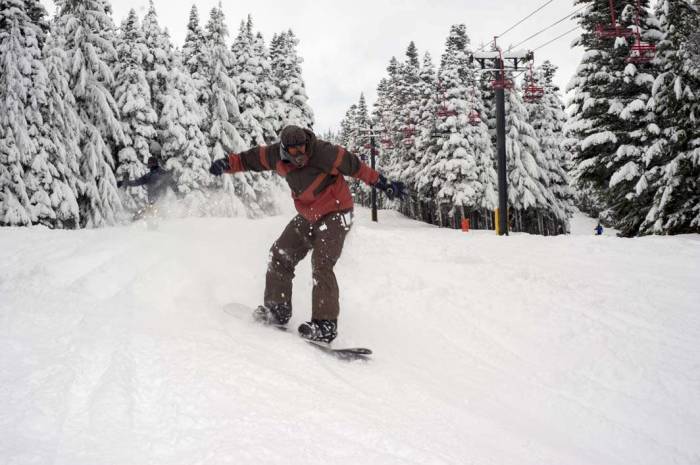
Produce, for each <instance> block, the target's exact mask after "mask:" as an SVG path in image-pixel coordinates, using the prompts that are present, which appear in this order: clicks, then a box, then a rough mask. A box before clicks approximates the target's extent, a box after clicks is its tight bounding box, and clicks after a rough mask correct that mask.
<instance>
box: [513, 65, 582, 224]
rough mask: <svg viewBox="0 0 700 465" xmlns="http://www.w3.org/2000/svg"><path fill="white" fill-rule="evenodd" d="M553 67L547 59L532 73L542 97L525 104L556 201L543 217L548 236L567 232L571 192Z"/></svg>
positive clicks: (543, 168) (560, 110) (570, 209)
mask: <svg viewBox="0 0 700 465" xmlns="http://www.w3.org/2000/svg"><path fill="white" fill-rule="evenodd" d="M556 70H557V67H556V66H554V65H553V64H552V63H551V62H549V61H545V62H544V63H543V64H542V65H541V66H540V67H539V68H538V69H537V71H536V73H535V74H534V76H533V77H534V80H535V82H534V84H535V85H537V86H540V87H542V88H543V90H544V95H543V96H542V98H541V99H536V100H534V101H529V102H526V103H525V107H526V108H527V111H528V116H529V121H530V124H531V125H532V127H533V128H534V129H535V134H536V137H537V142H538V143H539V146H540V150H541V152H542V155H543V157H542V158H543V161H544V163H545V164H544V165H543V166H541V167H540V168H541V169H542V170H543V171H544V172H545V177H546V179H548V180H549V183H548V187H549V189H550V190H551V191H552V193H553V195H554V200H555V203H554V204H553V205H552V210H551V212H550V214H547V215H546V216H545V217H544V222H545V224H544V225H543V229H544V232H545V234H547V235H551V234H557V233H564V232H566V231H567V230H568V218H569V216H571V214H572V213H573V211H572V210H573V205H572V202H573V192H572V190H571V186H570V185H569V179H568V173H567V171H566V163H567V161H566V157H567V154H566V152H565V150H564V132H563V126H564V123H565V122H566V115H565V113H564V104H563V102H562V99H561V96H560V94H559V88H558V87H556V85H555V84H554V82H553V80H554V74H555V73H556Z"/></svg>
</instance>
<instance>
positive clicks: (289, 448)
mask: <svg viewBox="0 0 700 465" xmlns="http://www.w3.org/2000/svg"><path fill="white" fill-rule="evenodd" d="M368 217H369V212H368V211H367V210H365V209H358V212H357V221H356V224H355V226H354V229H353V231H352V232H351V234H350V235H349V236H348V238H347V241H346V246H345V250H344V253H343V256H342V257H341V259H340V261H339V263H338V265H337V267H336V271H337V275H338V281H339V283H340V288H341V318H340V322H339V338H338V340H337V342H336V345H338V346H367V347H370V348H371V349H373V350H374V352H375V355H374V357H373V359H372V361H370V362H368V363H364V362H353V363H346V362H341V361H338V360H335V359H333V358H331V357H329V356H328V355H326V354H323V353H320V352H319V351H317V350H313V348H311V347H306V344H304V343H303V341H300V340H298V339H297V338H296V337H295V336H294V334H293V332H292V333H291V334H285V333H282V332H276V331H274V330H271V329H269V328H263V327H259V326H256V325H254V324H252V323H251V322H250V320H249V318H248V315H240V317H238V316H237V315H233V316H232V315H229V314H227V313H225V312H223V310H222V307H223V306H224V305H225V304H227V303H229V302H234V301H236V302H240V303H243V304H246V305H249V306H254V305H257V304H259V303H260V300H261V296H262V291H263V286H264V274H265V267H266V260H267V256H268V249H269V247H270V245H271V244H272V242H273V241H274V240H275V239H276V238H277V236H278V235H279V234H280V233H281V231H282V229H283V227H284V225H285V224H286V222H287V221H288V220H289V216H279V217H274V218H266V219H262V220H246V219H188V220H169V221H164V222H163V223H162V224H161V226H160V228H159V229H158V230H157V231H148V230H145V229H144V228H143V227H142V226H141V225H138V224H137V225H133V226H129V227H118V228H107V229H102V230H91V231H49V230H46V229H42V228H32V229H17V228H3V229H1V230H0V398H1V399H2V403H0V463H3V464H8V465H9V464H11V465H15V464H52V465H53V464H55V465H59V464H61V465H63V464H66V465H67V464H70V465H79V464H105V465H107V464H120V465H125V464H147V463H148V464H160V463H163V464H169V465H177V464H234V463H235V464H240V463H251V464H290V463H291V464H296V463H298V464H326V463H333V464H357V463H371V464H513V465H516V464H517V465H522V464H568V465H578V464H590V465H607V464H610V465H613V464H620V465H628V464H649V465H658V464H670V463H673V464H694V465H697V464H700V441H698V439H697V438H698V437H700V348H699V347H700V346H699V345H698V340H700V315H699V314H698V312H697V308H698V304H697V302H700V287H699V286H698V285H697V280H698V271H700V270H699V267H700V238H699V237H698V236H678V237H645V238H639V239H620V238H617V237H614V231H606V235H604V236H602V237H595V236H593V231H592V230H593V227H594V226H595V221H594V220H591V219H588V218H585V217H583V216H580V215H578V216H577V217H576V218H575V220H574V221H573V223H572V235H570V236H561V237H549V238H543V237H537V236H530V235H526V234H513V235H511V236H510V237H508V238H499V237H497V236H495V235H494V234H493V232H487V231H472V232H469V233H467V234H464V233H462V232H460V231H454V230H446V229H439V228H435V227H432V226H430V225H426V224H422V223H417V222H414V221H410V220H408V219H405V218H402V217H400V216H399V215H397V214H396V213H394V212H388V211H381V212H380V223H379V224H373V223H371V222H370V221H369V220H368ZM310 305H311V271H310V264H309V259H308V258H307V259H306V260H305V261H304V262H302V264H301V265H300V266H299V268H298V270H297V277H296V278H295V288H294V307H295V314H294V317H293V319H292V323H291V327H292V328H296V326H297V325H298V324H299V323H300V322H302V321H303V320H304V319H306V318H308V317H309V311H308V309H309V307H310Z"/></svg>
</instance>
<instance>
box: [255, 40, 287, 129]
mask: <svg viewBox="0 0 700 465" xmlns="http://www.w3.org/2000/svg"><path fill="white" fill-rule="evenodd" d="M253 53H254V56H255V59H256V60H257V63H258V66H257V67H256V68H255V70H256V78H257V85H258V88H259V89H260V95H261V98H262V101H263V121H262V129H263V137H264V139H265V142H267V143H271V142H273V141H275V140H277V138H278V134H279V132H280V131H281V129H282V122H283V120H284V114H283V112H282V111H281V107H280V105H278V104H277V102H279V101H280V95H281V91H280V89H279V88H278V87H277V86H276V85H275V83H274V81H273V79H272V63H271V62H270V53H269V51H268V49H267V47H266V45H265V40H264V39H263V36H262V34H261V33H259V32H258V33H257V34H256V35H255V40H254V42H253Z"/></svg>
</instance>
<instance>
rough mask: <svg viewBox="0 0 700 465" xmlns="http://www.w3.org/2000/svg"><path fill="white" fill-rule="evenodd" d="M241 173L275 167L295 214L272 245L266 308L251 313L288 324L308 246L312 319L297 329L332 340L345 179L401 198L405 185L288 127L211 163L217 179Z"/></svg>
mask: <svg viewBox="0 0 700 465" xmlns="http://www.w3.org/2000/svg"><path fill="white" fill-rule="evenodd" d="M246 170H249V171H267V170H275V171H277V173H278V174H279V175H281V176H282V177H284V178H285V180H286V181H287V184H289V187H290V189H291V191H292V198H293V199H294V205H295V207H296V210H297V212H298V215H297V216H295V217H294V218H292V220H291V221H290V223H289V224H288V225H287V227H286V228H285V229H284V231H283V232H282V235H281V236H280V237H279V238H278V239H277V241H275V243H274V244H273V245H272V248H271V249H270V258H269V262H268V267H267V275H266V279H265V296H264V301H263V305H261V306H259V307H258V308H257V309H255V311H254V313H253V316H254V318H255V319H256V320H257V321H260V322H262V323H265V324H271V325H277V326H284V325H286V324H287V322H289V319H290V318H291V317H292V278H293V277H294V269H295V268H296V266H297V264H298V263H299V262H300V261H301V260H302V259H303V258H304V257H305V256H306V255H307V253H308V252H309V251H311V250H313V252H312V255H311V263H312V268H313V293H312V314H311V321H307V322H305V323H303V324H301V325H300V326H299V328H298V331H299V334H300V335H301V336H302V337H304V338H306V339H309V340H312V341H321V342H331V341H332V340H333V339H335V337H336V335H337V327H338V324H337V320H338V314H339V312H340V308H339V303H338V283H337V281H336V278H335V273H334V272H333V267H334V266H335V263H336V262H337V261H338V258H340V253H341V251H342V249H343V242H344V241H345V236H346V235H347V233H348V231H349V230H350V227H351V225H352V215H353V205H354V204H353V199H352V195H351V193H350V189H349V188H348V185H347V183H346V182H345V178H344V177H343V176H352V177H353V178H356V179H360V180H362V181H363V182H365V183H366V184H368V185H371V186H375V187H376V188H378V189H380V190H382V191H384V192H385V193H386V194H387V196H388V197H389V198H390V199H393V198H394V196H398V197H399V198H403V195H404V186H403V184H402V183H400V182H390V181H388V180H387V179H386V178H385V177H384V176H382V175H381V174H379V173H378V172H377V171H375V170H373V169H372V168H370V167H369V166H367V165H366V164H365V163H363V162H362V161H361V160H360V159H359V158H358V157H357V156H356V155H354V154H352V153H350V152H348V151H347V150H346V149H345V148H343V147H340V146H337V145H333V144H331V143H329V142H325V141H322V140H319V139H317V138H316V136H315V135H314V133H313V132H311V131H310V130H308V129H302V128H300V127H298V126H287V127H285V128H284V129H283V130H282V132H281V133H280V142H278V143H274V144H272V145H268V146H259V147H253V148H251V149H249V150H246V151H244V152H242V153H240V154H235V153H233V154H230V155H229V156H228V157H226V158H222V159H219V160H215V161H214V162H213V163H212V164H211V167H210V168H209V171H210V172H211V173H212V174H213V175H216V176H219V175H221V174H223V173H238V172H240V171H246Z"/></svg>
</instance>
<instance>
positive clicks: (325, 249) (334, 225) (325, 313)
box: [265, 211, 352, 320]
mask: <svg viewBox="0 0 700 465" xmlns="http://www.w3.org/2000/svg"><path fill="white" fill-rule="evenodd" d="M351 225H352V211H349V212H339V213H331V214H328V215H326V216H324V217H323V218H321V219H320V220H318V221H317V222H315V223H313V224H312V223H310V222H309V221H308V220H306V219H305V218H304V217H303V216H301V215H297V216H295V217H294V218H293V219H292V221H290V222H289V224H288V225H287V227H286V228H285V229H284V231H283V232H282V235H281V236H280V237H279V239H277V240H276V241H275V243H274V244H273V245H272V248H271V249H270V258H269V262H268V266H267V276H266V279H265V305H273V304H279V303H285V304H287V305H289V306H290V308H291V305H292V279H293V278H294V269H295V268H296V266H297V264H298V263H299V262H300V261H301V260H302V259H303V258H304V257H305V256H306V254H307V253H308V252H309V250H313V253H312V254H311V266H312V269H313V293H312V306H313V308H312V313H311V318H313V319H318V320H336V319H337V318H338V313H339V312H340V307H339V304H338V298H339V295H338V282H337V281H336V279H335V273H334V272H333V267H334V266H335V263H336V262H337V261H338V258H340V253H341V252H342V251H343V243H344V242H345V236H346V235H347V233H348V231H350V226H351Z"/></svg>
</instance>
